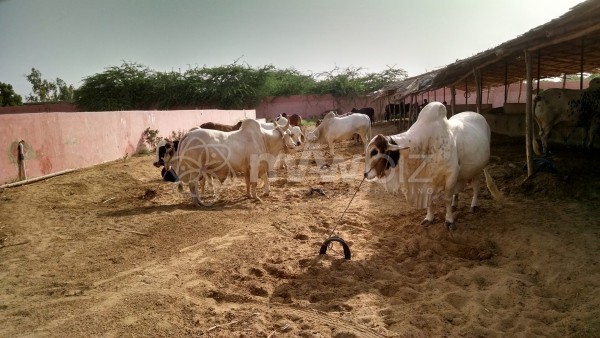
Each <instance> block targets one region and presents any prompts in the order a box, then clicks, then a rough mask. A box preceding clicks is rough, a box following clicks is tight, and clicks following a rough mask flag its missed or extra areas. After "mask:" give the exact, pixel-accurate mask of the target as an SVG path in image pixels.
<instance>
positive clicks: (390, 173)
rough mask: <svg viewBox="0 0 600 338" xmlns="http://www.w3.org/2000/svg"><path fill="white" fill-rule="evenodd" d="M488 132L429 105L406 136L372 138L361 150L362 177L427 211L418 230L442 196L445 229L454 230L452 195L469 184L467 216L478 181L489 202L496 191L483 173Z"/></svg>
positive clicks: (476, 118)
mask: <svg viewBox="0 0 600 338" xmlns="http://www.w3.org/2000/svg"><path fill="white" fill-rule="evenodd" d="M490 135H491V133H490V128H489V126H488V124H487V122H486V120H485V118H484V117H483V116H481V115H480V114H477V113H474V112H463V113H460V114H456V115H454V116H453V117H452V118H450V119H447V118H446V107H445V106H444V105H443V104H442V103H440V102H432V103H429V104H428V105H427V106H425V107H424V108H423V110H422V111H421V113H420V114H419V117H418V119H417V121H416V122H415V124H413V125H412V126H411V127H410V129H408V130H407V131H406V132H404V133H401V134H397V135H393V136H387V137H386V136H383V135H377V136H376V137H374V138H373V140H371V142H370V143H369V145H368V146H367V151H366V154H365V172H364V175H365V178H367V179H374V178H379V179H381V180H382V181H383V184H384V185H385V187H386V189H387V190H391V191H394V192H398V191H399V190H402V192H403V193H404V195H405V197H406V199H407V200H408V202H409V203H410V204H412V205H413V206H415V207H417V208H427V216H426V217H425V219H424V220H423V222H422V224H423V225H430V224H432V223H433V221H434V213H433V205H432V202H433V199H434V197H435V196H437V195H439V194H441V193H442V192H443V196H444V201H445V205H446V226H447V227H448V228H449V229H451V230H454V229H456V226H455V221H454V210H455V208H456V203H457V197H458V196H457V194H458V193H459V192H460V191H462V190H463V189H464V187H465V185H466V183H468V182H471V185H472V188H473V199H472V201H471V211H473V212H475V211H477V209H478V191H479V178H480V176H481V173H482V171H483V172H485V177H486V182H487V184H488V188H489V189H490V192H491V193H492V195H493V196H494V197H495V198H500V192H499V191H498V189H497V188H496V186H495V184H494V183H493V181H492V179H491V177H490V176H489V174H488V173H487V171H486V170H485V167H486V166H487V164H488V160H489V158H490Z"/></svg>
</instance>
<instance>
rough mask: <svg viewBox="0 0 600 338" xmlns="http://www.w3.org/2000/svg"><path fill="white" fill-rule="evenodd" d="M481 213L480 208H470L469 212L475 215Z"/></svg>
mask: <svg viewBox="0 0 600 338" xmlns="http://www.w3.org/2000/svg"><path fill="white" fill-rule="evenodd" d="M480 211H481V208H480V207H478V206H474V207H471V212H472V213H474V214H476V213H478V212H480Z"/></svg>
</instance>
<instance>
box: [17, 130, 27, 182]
mask: <svg viewBox="0 0 600 338" xmlns="http://www.w3.org/2000/svg"><path fill="white" fill-rule="evenodd" d="M24 143H25V141H23V140H21V141H19V145H18V146H17V163H18V166H19V181H23V180H26V179H27V172H26V171H25V146H24Z"/></svg>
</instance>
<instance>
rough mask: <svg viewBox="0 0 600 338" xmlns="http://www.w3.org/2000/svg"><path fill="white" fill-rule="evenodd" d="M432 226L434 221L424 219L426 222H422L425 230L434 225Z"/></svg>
mask: <svg viewBox="0 0 600 338" xmlns="http://www.w3.org/2000/svg"><path fill="white" fill-rule="evenodd" d="M432 224H433V220H431V221H430V220H428V219H427V218H426V219H424V220H423V222H421V225H422V226H423V227H424V228H427V227H428V226H430V225H432Z"/></svg>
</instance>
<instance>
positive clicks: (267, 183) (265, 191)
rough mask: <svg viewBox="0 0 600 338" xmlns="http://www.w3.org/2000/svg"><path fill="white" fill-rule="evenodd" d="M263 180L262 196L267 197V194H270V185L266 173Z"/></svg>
mask: <svg viewBox="0 0 600 338" xmlns="http://www.w3.org/2000/svg"><path fill="white" fill-rule="evenodd" d="M263 180H264V181H265V187H264V195H265V196H269V193H270V192H271V185H270V184H269V175H267V173H264V174H263ZM257 197H258V195H257Z"/></svg>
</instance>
